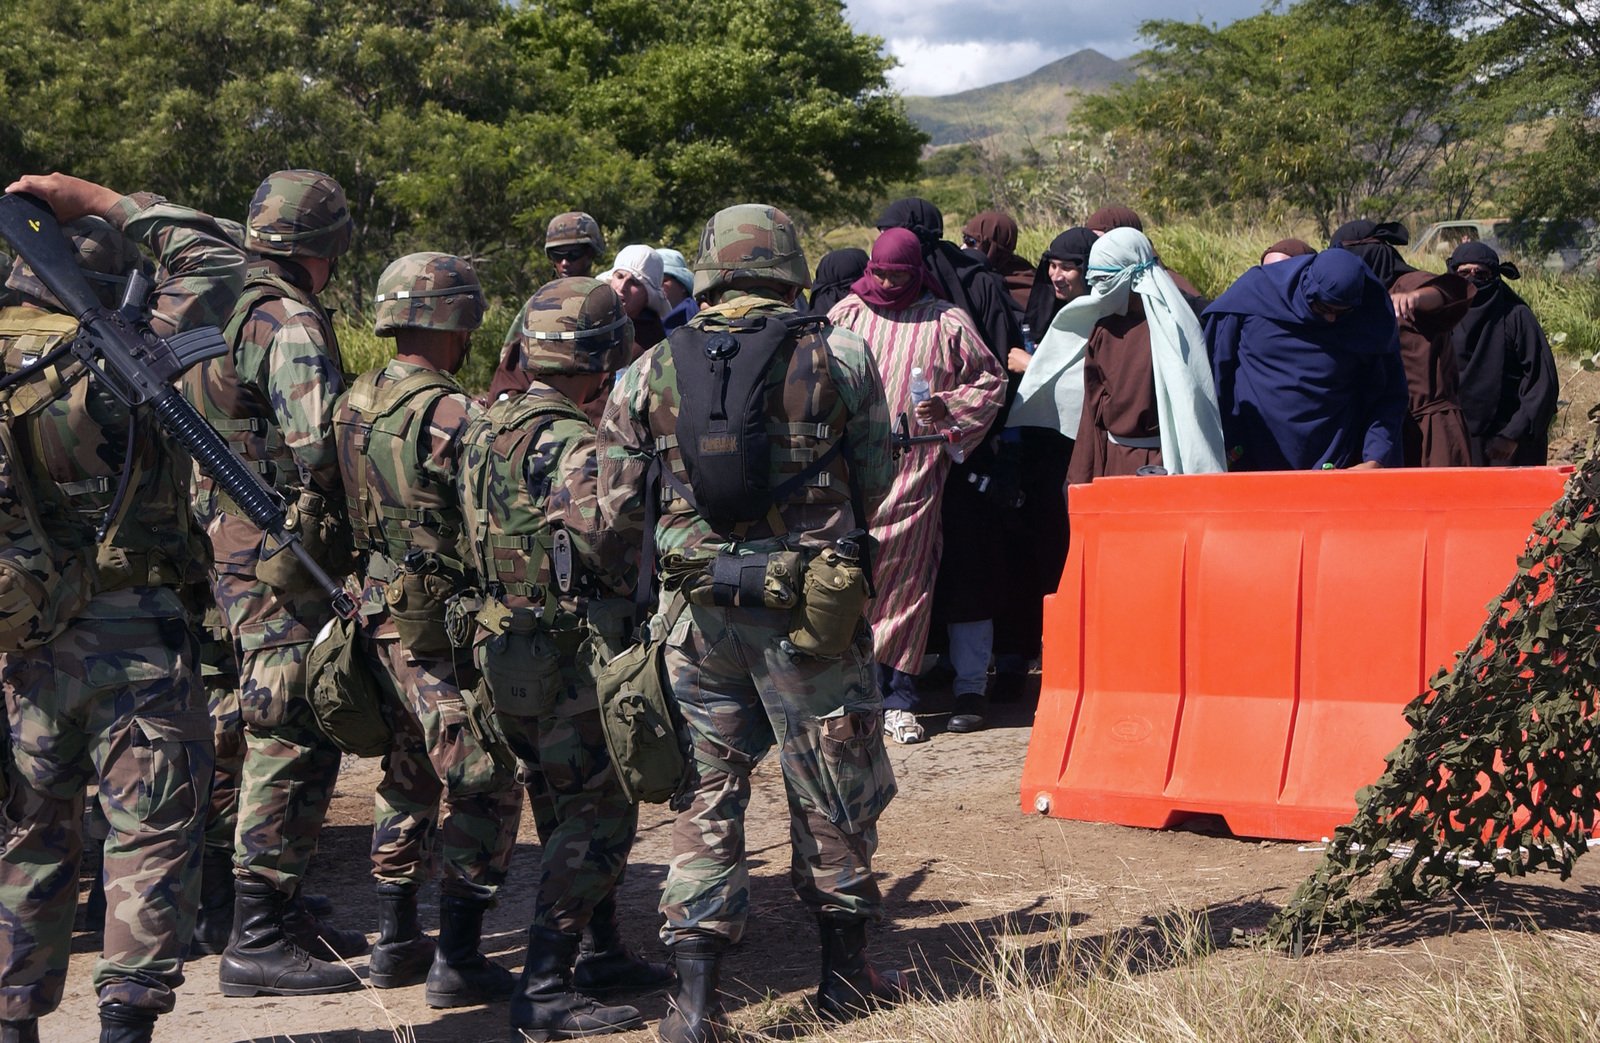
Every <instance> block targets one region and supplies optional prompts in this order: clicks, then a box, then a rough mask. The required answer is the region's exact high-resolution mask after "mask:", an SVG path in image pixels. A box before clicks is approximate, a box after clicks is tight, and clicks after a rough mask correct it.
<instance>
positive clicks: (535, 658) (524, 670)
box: [482, 609, 565, 717]
mask: <svg viewBox="0 0 1600 1043" xmlns="http://www.w3.org/2000/svg"><path fill="white" fill-rule="evenodd" d="M499 630H500V632H499V633H496V634H494V635H493V636H491V637H490V638H489V639H488V640H487V641H485V642H484V644H483V652H482V657H483V679H484V681H485V682H487V683H488V685H489V695H490V697H491V698H492V700H493V702H494V708H495V710H496V711H498V712H500V713H503V714H506V715H507V716H510V717H543V716H546V715H548V714H552V713H554V712H555V708H556V700H557V699H559V698H560V697H561V689H562V687H563V686H564V683H565V682H563V680H562V678H561V656H560V652H559V651H558V650H557V648H556V644H555V642H554V641H553V640H551V638H550V635H549V634H548V633H547V632H546V631H545V630H544V628H543V627H540V626H539V620H538V619H537V618H536V617H535V616H534V615H533V613H532V612H531V611H529V610H527V609H516V610H513V611H512V612H511V614H510V618H508V619H506V620H505V621H504V623H503V624H502V625H501V627H500V628H499Z"/></svg>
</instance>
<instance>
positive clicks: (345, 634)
mask: <svg viewBox="0 0 1600 1043" xmlns="http://www.w3.org/2000/svg"><path fill="white" fill-rule="evenodd" d="M356 627H357V623H356V621H355V620H353V619H340V618H338V617H335V618H333V619H331V620H329V621H328V623H327V625H326V626H324V627H323V628H322V630H321V631H320V632H319V633H318V634H317V639H316V641H314V642H313V643H312V645H311V651H310V653H309V654H308V655H307V656H306V692H307V695H308V696H309V698H310V702H311V710H312V712H313V713H315V714H316V718H317V725H318V727H320V728H321V729H322V733H323V734H324V735H326V736H327V737H328V739H329V740H330V741H331V742H332V743H333V744H334V745H335V746H337V747H339V749H341V750H343V751H344V752H345V753H349V754H354V755H355V756H357V757H381V756H383V755H384V754H386V753H388V752H389V751H390V750H391V749H393V748H394V731H393V729H391V728H390V727H389V722H388V721H387V720H386V719H385V718H384V716H383V708H382V705H381V704H382V699H383V696H382V694H381V692H380V691H379V689H378V682H377V680H376V679H375V678H373V676H372V671H371V670H370V668H369V667H368V666H367V660H366V657H365V656H363V655H361V653H360V649H359V647H358V642H357V640H356Z"/></svg>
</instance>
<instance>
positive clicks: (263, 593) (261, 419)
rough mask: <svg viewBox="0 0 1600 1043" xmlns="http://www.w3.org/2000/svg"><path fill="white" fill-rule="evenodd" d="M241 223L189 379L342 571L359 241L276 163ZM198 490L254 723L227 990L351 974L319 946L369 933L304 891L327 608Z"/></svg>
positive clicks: (314, 181)
mask: <svg viewBox="0 0 1600 1043" xmlns="http://www.w3.org/2000/svg"><path fill="white" fill-rule="evenodd" d="M245 236H246V245H247V248H248V249H249V251H250V252H251V254H252V255H253V257H252V261H251V266H250V270H249V273H248V275H247V277H246V280H245V288H244V292H243V293H242V294H241V296H240V298H239V301H238V304H237V305H236V306H235V308H234V312H233V316H232V318H231V319H230V321H229V323H228V326H227V329H226V331H225V332H226V334H227V336H228V340H229V343H230V344H231V345H232V348H233V350H232V352H231V353H230V354H229V355H226V356H223V357H222V358H219V359H213V360H211V361H209V362H206V363H204V364H203V365H202V366H200V367H198V368H197V370H196V371H195V372H191V373H190V374H189V375H188V376H187V377H186V378H185V380H184V391H185V393H186V394H187V395H188V396H189V398H190V400H191V401H193V402H194V403H195V405H196V406H197V407H198V408H199V409H200V411H201V412H202V413H203V414H205V416H206V418H207V419H208V420H210V421H211V422H212V424H213V425H214V426H215V427H216V428H217V430H218V431H220V432H221V433H222V435H223V437H225V438H227V439H228V441H229V442H230V443H231V444H232V445H233V447H234V448H235V449H236V450H237V451H238V452H239V454H240V455H241V456H243V457H244V458H245V459H246V460H248V461H250V463H251V464H252V465H253V466H254V467H256V468H257V469H258V470H259V471H260V472H261V474H262V477H263V478H264V479H265V480H266V481H267V482H268V483H269V484H271V485H272V486H273V487H274V488H276V489H277V490H278V491H279V492H280V493H281V494H282V495H283V496H284V498H285V500H287V501H288V503H289V504H290V523H291V525H293V526H294V527H295V528H296V529H297V530H298V532H299V533H300V537H301V540H302V542H303V543H304V544H305V546H306V548H307V549H308V550H309V551H310V552H311V553H312V554H313V555H315V556H316V557H317V558H318V560H319V563H320V564H321V565H322V566H323V567H324V568H325V569H327V571H328V572H329V573H330V574H332V575H335V576H337V575H342V574H344V573H345V572H346V571H348V567H349V565H350V561H349V547H348V532H347V530H346V519H345V516H344V510H343V503H342V500H343V489H342V486H341V483H340V480H339V469H338V457H337V453H336V452H335V448H334V438H333V402H334V399H335V398H337V397H338V394H339V392H340V391H341V390H342V389H343V386H344V376H343V367H342V366H341V364H340V359H339V349H338V345H337V343H336V342H335V340H334V336H333V327H332V324H331V322H330V319H329V316H328V313H327V312H326V311H324V310H323V308H322V306H321V304H320V303H319V302H318V301H317V296H316V295H317V293H318V291H320V290H321V289H322V288H323V287H324V286H325V285H326V284H327V281H328V278H329V276H330V274H331V272H332V266H333V262H334V261H335V260H336V259H337V258H338V257H339V256H340V255H341V254H343V253H344V252H345V250H346V249H347V248H348V247H349V245H350V211H349V208H348V206H347V205H346V203H345V197H344V191H343V189H341V188H340V187H339V184H338V182H336V181H335V180H334V179H333V178H331V177H329V176H328V175H326V174H321V173H318V172H316V171H311V170H284V171H279V172H278V173H275V174H272V175H270V176H269V177H268V178H267V179H266V180H265V181H263V182H262V183H261V186H260V187H259V188H257V189H256V194H255V198H254V199H252V200H251V202H250V211H249V215H248V218H247V220H246V222H245ZM195 499H196V505H195V508H196V511H197V513H198V514H199V515H200V516H201V517H202V518H206V519H209V521H208V523H207V532H208V534H209V535H210V537H211V545H212V555H213V570H214V575H213V586H212V591H213V594H214V595H215V598H216V603H217V607H218V608H219V609H220V610H221V612H222V615H223V618H224V620H225V622H226V623H227V627H228V631H229V633H230V634H231V635H232V637H233V643H234V648H235V651H236V653H237V655H238V666H239V675H240V686H239V712H240V717H241V718H242V720H243V724H244V734H245V759H244V770H243V776H242V779H241V782H240V790H239V800H238V827H237V830H236V835H235V844H234V875H235V897H234V923H233V932H232V935H231V937H230V938H229V941H228V945H227V948H226V949H225V950H224V952H223V957H222V965H221V969H220V971H219V977H220V980H221V984H222V992H223V995H226V996H253V995H257V994H259V993H267V994H274V995H307V994H316V993H324V992H338V991H343V990H345V989H352V988H355V987H356V986H357V984H358V980H357V979H356V977H355V975H354V973H353V972H351V971H350V970H349V969H347V968H345V967H342V966H339V965H337V964H334V963H330V962H328V961H325V960H322V959H320V958H318V957H316V956H314V955H312V953H313V952H322V953H326V952H328V950H330V949H331V950H332V952H333V953H334V954H338V955H340V956H353V955H358V954H360V953H363V952H365V951H366V948H367V943H366V938H365V937H364V936H363V935H361V934H360V933H359V932H354V931H335V930H332V929H331V928H328V927H325V926H323V925H322V924H320V923H319V922H318V921H317V920H316V919H315V918H314V917H313V916H311V915H310V913H309V912H308V911H307V910H306V909H305V908H304V906H303V904H301V903H299V902H297V900H296V899H297V896H298V893H299V890H300V882H301V879H302V878H303V877H304V875H305V870H306V864H307V863H308V862H309V861H310V859H311V855H312V852H313V851H314V850H315V848H316V837H317V833H318V831H319V830H320V829H321V828H322V824H323V821H324V819H325V818H326V817H327V813H328V804H329V802H330V801H331V800H332V798H333V786H334V781H335V779H336V778H337V776H338V772H339V752H338V749H337V748H336V747H335V746H334V745H333V743H332V742H330V741H329V740H328V738H327V737H326V736H325V735H323V734H322V731H321V729H319V728H318V727H317V723H316V719H315V716H314V715H313V713H312V711H311V706H310V703H309V702H308V701H307V699H306V670H305V666H306V655H307V653H308V651H309V649H310V646H311V643H312V639H313V637H314V636H315V634H316V633H317V631H318V630H319V629H320V628H321V627H322V625H323V624H324V623H325V622H327V621H328V619H329V618H330V615H331V609H330V607H329V605H328V601H327V597H326V595H325V594H324V593H323V592H322V591H320V590H318V589H317V587H316V585H315V583H314V582H312V580H311V578H310V576H309V575H308V574H307V573H306V571H305V570H304V569H303V568H302V567H301V566H300V565H299V563H298V562H297V561H296V560H295V559H294V556H293V555H292V554H288V553H276V554H274V553H271V552H272V551H273V550H274V548H273V547H270V546H264V541H265V537H264V535H263V533H262V532H261V530H260V529H257V528H256V527H255V525H254V524H253V523H252V522H251V521H250V520H249V519H248V518H247V517H245V516H244V514H243V513H242V512H241V511H240V510H239V508H238V506H237V505H236V504H234V503H233V502H232V500H231V499H230V498H229V497H228V496H227V494H226V493H224V492H223V491H222V490H220V489H218V488H217V487H216V486H215V484H214V483H212V482H211V481H210V480H209V479H203V480H201V481H200V483H199V487H198V490H197V494H196V498H195ZM308 950H310V951H308Z"/></svg>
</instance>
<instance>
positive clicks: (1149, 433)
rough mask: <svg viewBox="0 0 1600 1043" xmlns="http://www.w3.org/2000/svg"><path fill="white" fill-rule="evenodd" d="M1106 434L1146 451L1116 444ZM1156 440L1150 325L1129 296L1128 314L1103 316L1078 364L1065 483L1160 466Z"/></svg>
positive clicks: (1134, 297)
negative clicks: (1079, 409) (1077, 401)
mask: <svg viewBox="0 0 1600 1043" xmlns="http://www.w3.org/2000/svg"><path fill="white" fill-rule="evenodd" d="M1108 434H1110V435H1114V436H1115V437H1117V438H1119V439H1121V440H1123V441H1135V440H1137V441H1139V442H1148V443H1149V446H1148V447H1145V446H1130V445H1118V444H1117V443H1115V442H1113V441H1112V440H1111V439H1110V438H1108V437H1106V436H1107V435H1108ZM1160 439H1161V427H1160V421H1159V418H1158V417H1157V414H1156V381H1155V369H1154V363H1152V362H1151V359H1150V324H1149V322H1147V321H1146V320H1145V314H1144V304H1143V302H1142V301H1140V299H1139V297H1138V295H1137V294H1130V295H1129V298H1128V314H1126V315H1108V316H1106V317H1105V318H1103V319H1101V320H1100V321H1099V322H1098V323H1097V324H1096V325H1095V328H1094V332H1093V333H1091V334H1089V342H1088V344H1087V345H1086V347H1085V349H1084V360H1083V418H1082V419H1081V420H1080V421H1079V422H1078V440H1077V443H1076V445H1075V446H1074V447H1073V450H1072V462H1071V464H1069V465H1068V468H1067V478H1068V480H1069V481H1071V482H1072V484H1074V485H1081V484H1083V483H1084V482H1089V481H1093V480H1094V479H1096V478H1104V477H1107V476H1109V475H1124V474H1136V473H1138V470H1139V468H1141V467H1146V466H1151V465H1154V466H1159V465H1160V464H1161V445H1160Z"/></svg>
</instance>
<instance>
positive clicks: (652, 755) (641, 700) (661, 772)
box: [595, 636, 687, 804]
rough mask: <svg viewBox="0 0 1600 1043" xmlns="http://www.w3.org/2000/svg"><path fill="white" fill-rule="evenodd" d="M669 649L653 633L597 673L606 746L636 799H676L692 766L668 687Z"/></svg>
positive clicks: (620, 777) (646, 801)
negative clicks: (688, 769)
mask: <svg viewBox="0 0 1600 1043" xmlns="http://www.w3.org/2000/svg"><path fill="white" fill-rule="evenodd" d="M666 652H667V642H666V640H665V638H664V637H663V638H657V637H654V636H652V638H651V639H650V640H647V641H643V642H641V643H639V644H637V645H634V646H633V647H632V648H630V649H628V650H627V651H626V652H623V653H622V654H621V655H619V656H617V657H616V658H614V659H612V660H611V661H610V662H608V663H606V664H605V665H604V666H602V667H600V669H599V671H598V672H597V675H596V678H595V690H596V693H597V694H598V696H599V701H600V725H601V729H602V730H603V731H604V732H605V737H606V750H607V752H609V753H610V754H611V764H612V766H613V767H615V768H616V772H617V781H618V782H619V783H621V785H622V791H623V793H625V794H627V797H628V799H629V800H631V801H633V802H634V803H644V804H665V803H666V802H667V801H669V800H671V799H672V796H673V794H675V793H677V792H678V787H680V786H681V785H682V784H683V775H684V771H685V769H686V767H687V764H686V763H685V761H684V757H683V747H682V746H681V745H680V744H679V741H678V725H677V716H676V714H675V713H674V712H673V709H672V704H671V696H670V695H669V694H668V691H667V683H666Z"/></svg>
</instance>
